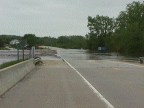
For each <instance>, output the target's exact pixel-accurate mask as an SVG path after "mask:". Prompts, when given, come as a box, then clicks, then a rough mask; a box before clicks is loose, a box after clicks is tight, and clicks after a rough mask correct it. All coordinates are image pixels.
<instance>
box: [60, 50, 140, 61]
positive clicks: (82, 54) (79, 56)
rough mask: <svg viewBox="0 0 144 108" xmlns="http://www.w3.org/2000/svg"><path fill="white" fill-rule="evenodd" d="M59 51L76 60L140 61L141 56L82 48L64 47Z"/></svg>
mask: <svg viewBox="0 0 144 108" xmlns="http://www.w3.org/2000/svg"><path fill="white" fill-rule="evenodd" d="M58 53H59V54H60V55H61V56H63V57H64V58H66V59H74V60H112V61H127V62H134V63H139V58H134V57H128V56H127V57H126V56H122V55H120V54H118V55H119V56H117V53H105V52H89V51H88V50H80V49H63V50H58Z"/></svg>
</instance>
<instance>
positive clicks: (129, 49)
mask: <svg viewBox="0 0 144 108" xmlns="http://www.w3.org/2000/svg"><path fill="white" fill-rule="evenodd" d="M87 27H88V28H89V33H88V34H86V41H87V45H88V49H90V50H97V49H98V47H107V50H108V51H116V48H117V47H120V52H121V53H123V54H127V55H132V56H143V54H144V2H143V3H141V2H132V3H130V4H128V5H127V6H126V11H121V12H120V13H119V15H118V17H117V18H110V17H108V16H100V15H96V17H91V16H88V25H87Z"/></svg>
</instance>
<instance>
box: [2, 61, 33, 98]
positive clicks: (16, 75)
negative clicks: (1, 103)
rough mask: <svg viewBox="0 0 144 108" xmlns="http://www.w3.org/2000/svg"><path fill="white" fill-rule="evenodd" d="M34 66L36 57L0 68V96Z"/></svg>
mask: <svg viewBox="0 0 144 108" xmlns="http://www.w3.org/2000/svg"><path fill="white" fill-rule="evenodd" d="M34 68H35V65H34V59H30V60H27V61H24V62H21V63H18V64H15V65H13V66H9V67H7V68H4V69H0V96H1V95H2V94H4V93H5V92H6V91H8V90H9V89H10V88H11V87H12V86H14V85H15V84H16V83H17V82H18V81H20V80H21V79H22V78H23V77H24V76H25V75H26V74H28V73H29V72H30V71H31V70H33V69H34Z"/></svg>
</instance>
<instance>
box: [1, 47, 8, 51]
mask: <svg viewBox="0 0 144 108" xmlns="http://www.w3.org/2000/svg"><path fill="white" fill-rule="evenodd" d="M0 50H9V49H8V48H4V47H0Z"/></svg>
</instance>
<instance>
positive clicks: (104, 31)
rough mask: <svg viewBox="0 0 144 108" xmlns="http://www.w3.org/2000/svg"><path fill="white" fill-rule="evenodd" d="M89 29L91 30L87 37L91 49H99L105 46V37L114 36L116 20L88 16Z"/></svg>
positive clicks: (106, 17)
mask: <svg viewBox="0 0 144 108" xmlns="http://www.w3.org/2000/svg"><path fill="white" fill-rule="evenodd" d="M87 27H88V28H89V30H90V33H88V34H87V35H86V39H87V40H88V41H87V42H88V46H89V49H97V47H98V46H105V37H107V36H110V35H112V34H113V30H114V28H115V20H114V18H109V17H108V16H99V15H97V16H96V17H94V18H92V17H91V16H88V25H87Z"/></svg>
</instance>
